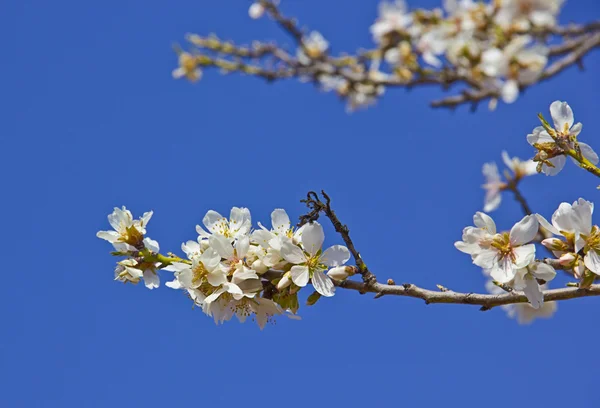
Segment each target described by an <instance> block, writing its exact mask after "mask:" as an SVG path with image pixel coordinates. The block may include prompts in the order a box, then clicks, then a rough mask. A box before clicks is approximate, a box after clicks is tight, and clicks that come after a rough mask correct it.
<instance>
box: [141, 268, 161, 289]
mask: <svg viewBox="0 0 600 408" xmlns="http://www.w3.org/2000/svg"><path fill="white" fill-rule="evenodd" d="M144 285H146V287H147V288H148V289H155V288H158V286H159V285H160V279H159V277H158V274H156V273H155V272H154V271H153V270H151V269H146V270H144Z"/></svg>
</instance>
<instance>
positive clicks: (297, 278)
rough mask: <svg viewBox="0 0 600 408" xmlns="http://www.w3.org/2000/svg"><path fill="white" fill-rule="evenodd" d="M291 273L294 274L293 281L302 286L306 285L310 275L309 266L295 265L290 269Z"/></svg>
mask: <svg viewBox="0 0 600 408" xmlns="http://www.w3.org/2000/svg"><path fill="white" fill-rule="evenodd" d="M290 274H291V275H292V282H294V283H295V284H296V285H298V286H300V287H304V286H306V284H307V283H308V279H309V277H310V273H309V271H308V267H307V266H299V265H294V266H292V269H290Z"/></svg>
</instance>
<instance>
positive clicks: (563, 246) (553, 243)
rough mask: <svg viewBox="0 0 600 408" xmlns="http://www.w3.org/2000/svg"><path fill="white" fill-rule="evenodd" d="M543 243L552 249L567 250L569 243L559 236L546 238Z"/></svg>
mask: <svg viewBox="0 0 600 408" xmlns="http://www.w3.org/2000/svg"><path fill="white" fill-rule="evenodd" d="M542 245H543V246H545V247H546V248H548V249H550V250H551V251H567V250H568V247H567V243H566V242H564V241H561V240H560V239H558V238H546V239H545V240H543V241H542Z"/></svg>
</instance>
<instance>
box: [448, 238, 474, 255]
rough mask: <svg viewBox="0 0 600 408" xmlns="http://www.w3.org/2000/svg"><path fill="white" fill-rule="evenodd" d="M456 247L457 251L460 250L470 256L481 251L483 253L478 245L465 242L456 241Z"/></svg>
mask: <svg viewBox="0 0 600 408" xmlns="http://www.w3.org/2000/svg"><path fill="white" fill-rule="evenodd" d="M454 247H455V248H456V249H458V250H459V251H460V252H463V253H465V254H469V255H475V254H477V253H478V252H479V251H481V247H480V246H479V245H478V244H470V243H467V242H463V241H456V242H455V243H454Z"/></svg>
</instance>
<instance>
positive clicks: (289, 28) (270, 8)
mask: <svg viewBox="0 0 600 408" xmlns="http://www.w3.org/2000/svg"><path fill="white" fill-rule="evenodd" d="M259 3H260V4H261V5H262V6H263V7H264V8H265V11H266V12H267V13H269V15H270V16H271V17H272V18H273V19H274V20H275V21H276V22H277V24H279V26H280V27H281V28H282V29H283V31H285V32H286V33H288V34H289V35H290V36H291V37H292V38H293V39H294V40H296V42H297V43H298V45H302V37H303V34H302V31H301V30H300V29H299V28H298V27H297V25H296V21H295V20H294V19H292V18H287V17H285V16H284V15H283V14H282V13H281V11H279V7H278V6H277V5H276V4H275V3H274V2H272V1H268V0H260V1H259Z"/></svg>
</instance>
